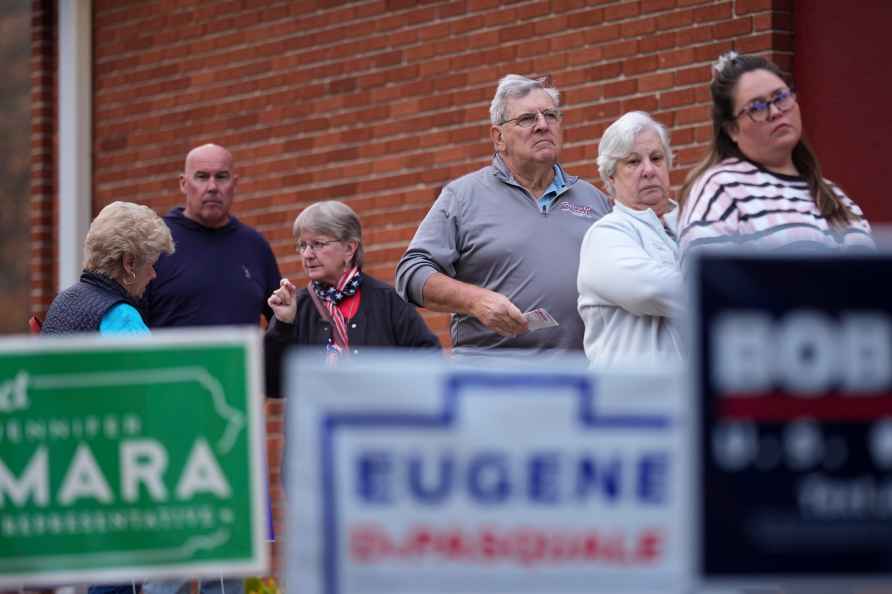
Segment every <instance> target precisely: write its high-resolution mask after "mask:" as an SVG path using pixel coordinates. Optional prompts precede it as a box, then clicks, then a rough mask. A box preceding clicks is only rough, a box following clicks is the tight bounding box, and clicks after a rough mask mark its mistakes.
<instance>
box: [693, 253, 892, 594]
mask: <svg viewBox="0 0 892 594" xmlns="http://www.w3.org/2000/svg"><path fill="white" fill-rule="evenodd" d="M890 271H892V257H890V256H889V255H883V254H863V255H845V256H828V255H824V256H818V255H814V256H805V255H803V256H777V255H775V256H768V255H761V256H759V255H733V254H704V255H703V257H702V258H700V259H699V261H698V262H696V263H695V266H694V268H693V286H694V297H695V302H696V303H697V304H698V305H699V307H698V308H697V311H699V314H700V315H699V316H698V317H697V318H696V323H695V326H696V327H695V339H696V340H695V343H696V344H698V345H699V347H698V349H697V352H696V355H697V357H696V359H697V361H698V365H697V371H696V378H695V383H696V385H697V389H698V392H699V400H700V407H701V411H700V415H701V422H700V427H701V428H702V430H701V431H700V435H699V445H700V447H699V448H698V450H697V451H698V452H699V455H700V461H699V464H700V471H699V472H698V473H697V474H698V476H701V477H702V484H701V485H700V488H698V489H696V490H695V493H697V494H698V496H699V505H698V508H699V509H698V512H697V515H696V517H697V519H698V522H699V525H700V527H701V530H700V540H699V546H698V557H699V560H698V566H699V571H700V573H701V575H703V576H704V577H705V578H706V579H707V580H708V581H709V582H710V583H711V584H715V585H718V584H720V583H721V584H733V583H738V584H747V583H749V584H752V583H754V582H760V583H764V582H765V581H766V580H767V581H771V582H773V583H778V584H782V585H783V586H784V589H785V590H787V591H795V590H798V589H801V590H803V591H809V592H816V591H819V590H818V589H817V587H818V585H820V586H821V587H823V588H828V589H829V590H830V591H833V592H837V593H841V592H847V591H853V590H852V589H851V588H852V587H854V586H853V584H855V580H856V579H857V578H860V579H861V581H862V582H864V581H876V580H885V582H884V583H885V584H890V583H892V581H890V578H892V274H890ZM797 584H801V586H802V587H801V588H798V587H797ZM821 591H823V590H821Z"/></svg>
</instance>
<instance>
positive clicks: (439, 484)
mask: <svg viewBox="0 0 892 594" xmlns="http://www.w3.org/2000/svg"><path fill="white" fill-rule="evenodd" d="M424 466H425V465H424V459H423V458H422V457H421V456H420V455H418V454H414V455H412V456H410V457H409V492H411V493H412V497H414V498H415V500H416V501H418V502H420V503H426V504H428V505H432V504H435V503H440V502H441V501H443V499H445V498H446V496H447V495H448V494H449V493H451V492H452V482H453V478H454V472H455V460H454V459H453V457H452V455H451V454H443V455H441V456H440V464H439V465H438V470H437V476H436V477H435V480H434V481H430V480H429V479H430V477H427V478H428V481H427V483H428V484H425V482H426V481H425V477H424V474H425V473H424ZM431 482H433V484H430V483H431Z"/></svg>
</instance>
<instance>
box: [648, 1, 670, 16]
mask: <svg viewBox="0 0 892 594" xmlns="http://www.w3.org/2000/svg"><path fill="white" fill-rule="evenodd" d="M673 8H675V0H644V1H643V2H642V3H641V13H642V14H648V13H651V12H663V11H664V10H671V9H673Z"/></svg>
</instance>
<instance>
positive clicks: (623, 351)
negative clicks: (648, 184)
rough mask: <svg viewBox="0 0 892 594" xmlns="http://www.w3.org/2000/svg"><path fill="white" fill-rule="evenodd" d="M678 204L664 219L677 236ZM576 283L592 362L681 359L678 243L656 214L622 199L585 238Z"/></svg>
mask: <svg viewBox="0 0 892 594" xmlns="http://www.w3.org/2000/svg"><path fill="white" fill-rule="evenodd" d="M673 206H674V209H673V210H672V211H670V212H669V213H667V214H666V215H664V217H663V220H664V221H665V222H666V224H667V225H668V226H669V227H670V228H671V229H672V230H673V233H674V231H675V228H676V218H677V216H678V208H677V207H675V205H674V204H673ZM576 284H577V289H578V291H579V299H578V301H577V304H578V309H579V315H580V317H582V320H583V322H584V323H585V336H584V345H585V354H586V356H587V357H588V359H589V361H591V363H592V365H593V366H599V367H601V366H608V365H612V364H617V363H620V364H624V365H628V364H645V365H647V364H652V363H655V362H663V361H670V362H672V361H677V360H679V359H680V358H681V353H682V344H681V337H680V334H679V331H678V326H677V322H676V321H675V319H676V318H677V317H678V316H679V314H680V313H681V311H682V276H681V271H680V269H679V267H678V245H677V243H676V241H675V239H673V237H671V236H670V235H669V234H668V233H667V232H666V230H665V229H664V227H663V223H662V222H661V221H660V219H659V217H657V215H656V214H655V213H654V211H652V210H650V209H647V210H634V209H631V208H628V207H626V206H624V205H622V204H620V203H619V202H617V203H616V204H615V205H614V207H613V212H611V213H610V214H607V215H605V216H603V217H602V218H601V219H600V220H598V221H597V222H595V223H594V224H593V225H592V226H591V227H590V228H589V230H588V232H587V233H586V234H585V238H584V239H583V240H582V248H581V251H580V259H579V273H578V275H577V283H576Z"/></svg>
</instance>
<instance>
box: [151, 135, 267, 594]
mask: <svg viewBox="0 0 892 594" xmlns="http://www.w3.org/2000/svg"><path fill="white" fill-rule="evenodd" d="M237 185H238V175H236V174H235V173H234V171H233V160H232V155H231V154H230V153H229V151H228V150H226V149H225V148H223V147H221V146H217V145H214V144H206V145H203V146H199V147H197V148H194V149H192V150H191V151H190V152H189V154H188V155H187V156H186V164H185V168H184V170H183V173H182V175H180V190H182V192H183V194H184V195H185V197H186V204H185V206H181V207H177V208H174V209H173V210H171V211H170V212H169V213H168V214H167V216H165V217H164V222H165V223H167V226H168V227H170V232H171V235H173V239H174V242H175V244H176V252H175V253H174V254H170V255H169V256H164V257H161V258H159V260H158V264H157V265H156V266H155V272H156V274H157V276H156V278H155V280H153V281H152V282H151V283H150V284H149V286H148V287H147V288H146V292H145V296H144V299H143V303H142V306H143V309H144V313H145V317H146V322H147V324H148V326H149V328H164V327H172V326H224V325H232V324H240V325H241V324H250V325H256V324H258V323H259V322H260V316H261V315H263V316H265V317H266V318H267V320H269V318H270V317H271V316H272V311H271V309H270V307H269V305H267V303H266V300H267V298H269V296H270V295H272V293H273V291H275V290H276V289H278V288H279V280H280V279H281V275H280V274H279V267H278V265H277V264H276V258H275V256H274V255H273V251H272V249H271V248H270V246H269V243H267V241H266V239H264V238H263V236H262V235H260V233H258V232H257V231H255V230H254V229H252V228H251V227H249V226H247V225H245V224H243V223H241V222H239V220H238V219H236V218H235V217H234V216H232V215H231V214H230V213H229V211H230V209H231V208H232V201H233V199H234V197H235V188H236V186H237ZM201 591H202V594H243V592H244V583H243V581H242V580H235V579H226V580H223V579H216V580H207V581H204V582H203V583H202V584H201ZM143 592H145V593H146V594H183V593H188V592H189V583H188V582H183V581H181V580H170V581H163V582H149V583H146V584H144V585H143Z"/></svg>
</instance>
